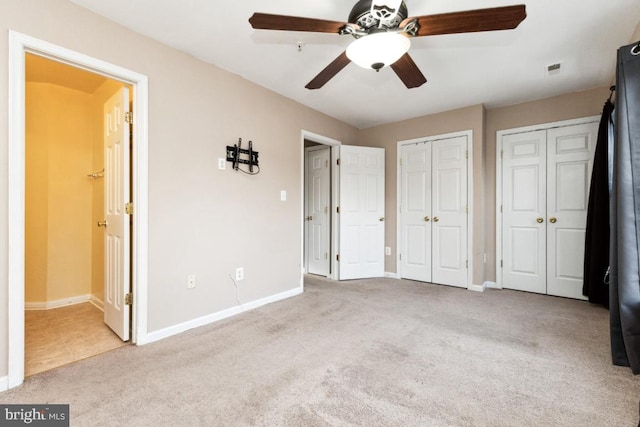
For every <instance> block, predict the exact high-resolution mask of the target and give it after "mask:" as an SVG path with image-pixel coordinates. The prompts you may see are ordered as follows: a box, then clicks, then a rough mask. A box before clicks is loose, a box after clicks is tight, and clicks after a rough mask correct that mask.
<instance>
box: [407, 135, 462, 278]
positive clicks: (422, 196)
mask: <svg viewBox="0 0 640 427" xmlns="http://www.w3.org/2000/svg"><path fill="white" fill-rule="evenodd" d="M467 149H468V137H467V136H460V137H454V138H447V139H440V140H432V141H425V142H419V143H411V144H407V145H404V146H402V147H401V151H400V155H401V165H400V167H401V173H400V180H401V183H400V186H401V187H400V191H401V194H400V233H401V246H400V265H401V275H402V278H406V279H413V280H419V281H423V282H433V283H439V284H444V285H452V286H460V287H467V285H468V279H467V277H468V274H467V273H468V269H467V241H468V229H467V228H468V227H467V209H468V206H467V200H468V194H467V187H468V185H467V183H468V181H467V173H468V165H467Z"/></svg>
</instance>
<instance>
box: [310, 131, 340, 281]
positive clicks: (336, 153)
mask: <svg viewBox="0 0 640 427" xmlns="http://www.w3.org/2000/svg"><path fill="white" fill-rule="evenodd" d="M305 140H307V141H312V142H315V143H317V144H322V145H328V146H330V147H331V159H330V161H331V162H335V161H336V160H337V159H339V158H340V145H342V142H340V141H338V140H337V139H333V138H329V137H326V136H322V135H319V134H317V133H313V132H309V131H307V130H304V129H302V131H301V132H300V145H301V149H300V166H301V169H300V170H301V172H302V173H301V174H300V176H301V181H302V183H301V186H300V187H301V194H300V221H301V224H300V228H301V231H300V236H301V238H300V250H301V252H300V258H301V259H300V287H301V288H302V289H304V273H305V262H304V261H305V251H304V227H305V221H304V202H305V200H304V197H305V191H304V190H305V188H304V176H305V173H304V171H305V155H304V153H305V149H304V141H305ZM335 166H336V165H335V164H332V165H331V207H332V209H331V211H332V212H331V219H330V221H331V237H330V239H331V247H330V249H329V258H330V259H331V262H330V266H331V272H330V273H329V275H328V276H327V278H328V279H332V280H338V277H340V276H339V275H338V273H339V271H338V268H339V264H338V261H337V260H336V254H337V253H338V244H339V243H340V240H339V238H340V235H339V225H340V223H339V220H340V219H339V217H338V213H337V212H336V210H335V207H336V206H338V204H339V203H338V202H339V200H340V199H339V197H340V192H339V184H340V182H339V178H340V175H339V171H338V168H337V167H335Z"/></svg>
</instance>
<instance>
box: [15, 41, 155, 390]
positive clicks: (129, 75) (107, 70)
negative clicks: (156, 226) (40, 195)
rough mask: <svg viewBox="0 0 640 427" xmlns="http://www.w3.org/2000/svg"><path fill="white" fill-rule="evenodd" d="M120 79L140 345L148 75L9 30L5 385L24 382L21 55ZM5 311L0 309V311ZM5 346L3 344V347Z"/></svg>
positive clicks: (144, 311) (144, 324)
mask: <svg viewBox="0 0 640 427" xmlns="http://www.w3.org/2000/svg"><path fill="white" fill-rule="evenodd" d="M26 53H31V54H34V55H38V56H42V57H45V58H48V59H51V60H53V61H57V62H62V63H65V64H67V65H71V66H73V67H77V68H81V69H84V70H87V71H89V72H93V73H96V74H100V75H103V76H105V77H108V78H111V79H114V80H118V81H121V82H123V83H126V84H129V85H131V86H133V88H134V90H133V113H134V114H133V126H134V132H133V144H132V145H133V153H132V154H133V155H132V163H133V175H132V182H133V194H132V200H131V201H132V202H133V204H134V205H135V215H133V233H132V236H131V238H132V254H131V260H132V282H131V288H132V292H133V294H134V299H133V315H132V342H134V343H139V342H144V341H145V337H146V334H147V312H148V307H147V303H148V271H147V270H148V224H147V223H148V169H149V168H148V146H149V144H148V133H149V132H148V110H149V108H148V103H149V100H148V97H149V96H148V93H149V90H148V87H149V85H148V79H147V76H145V75H142V74H139V73H136V72H134V71H130V70H127V69H125V68H122V67H120V66H117V65H114V64H110V63H107V62H104V61H102V60H100V59H96V58H93V57H90V56H87V55H84V54H81V53H78V52H75V51H72V50H69V49H67V48H64V47H61V46H58V45H55V44H52V43H49V42H47V41H44V40H39V39H36V38H34V37H31V36H28V35H25V34H21V33H18V32H16V31H11V30H10V31H9V59H8V61H9V67H8V74H9V87H8V91H9V95H8V100H9V104H8V120H9V121H8V135H9V142H8V148H7V151H8V162H7V163H8V181H9V189H8V215H9V216H8V223H9V235H8V245H9V248H8V249H9V256H8V281H9V284H8V298H7V307H6V308H7V317H8V336H7V343H6V348H7V349H8V361H7V373H8V377H7V380H6V381H7V387H8V388H13V387H16V386H18V385H20V384H22V382H23V381H24V309H25V301H24V266H25V263H24V261H25V260H24V241H25V236H24V200H25V196H24V189H25V130H24V124H25V102H26V101H25V54H26ZM2 309H3V310H4V307H2ZM2 344H4V343H2Z"/></svg>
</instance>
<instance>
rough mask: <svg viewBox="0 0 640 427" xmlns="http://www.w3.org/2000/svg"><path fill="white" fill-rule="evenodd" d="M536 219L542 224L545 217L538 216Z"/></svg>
mask: <svg viewBox="0 0 640 427" xmlns="http://www.w3.org/2000/svg"><path fill="white" fill-rule="evenodd" d="M536 221H537V222H538V224H542V223H543V222H544V218H542V217H541V216H539V217H538V218H536Z"/></svg>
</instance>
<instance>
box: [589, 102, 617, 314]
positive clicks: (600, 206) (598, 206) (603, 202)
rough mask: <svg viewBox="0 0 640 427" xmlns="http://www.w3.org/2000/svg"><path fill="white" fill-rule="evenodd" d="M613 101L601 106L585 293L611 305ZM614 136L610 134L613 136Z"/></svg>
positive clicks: (593, 179) (590, 202) (590, 197)
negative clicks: (610, 195)
mask: <svg viewBox="0 0 640 427" xmlns="http://www.w3.org/2000/svg"><path fill="white" fill-rule="evenodd" d="M612 113H613V104H612V103H611V98H609V99H608V100H607V102H605V104H604V108H603V109H602V117H601V118H600V126H599V127H598V141H597V144H596V153H595V157H594V160H593V173H592V174H591V186H590V191H589V207H588V210H587V229H586V239H585V250H584V276H583V277H584V284H583V286H582V294H583V295H584V296H586V297H588V298H589V302H591V303H594V304H601V305H604V306H605V307H609V284H608V283H609V190H610V189H609V170H610V167H609V146H610V142H613V141H612V139H613V138H612V136H613V135H612V132H613V123H612V119H613V118H612ZM610 136H611V137H610Z"/></svg>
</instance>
